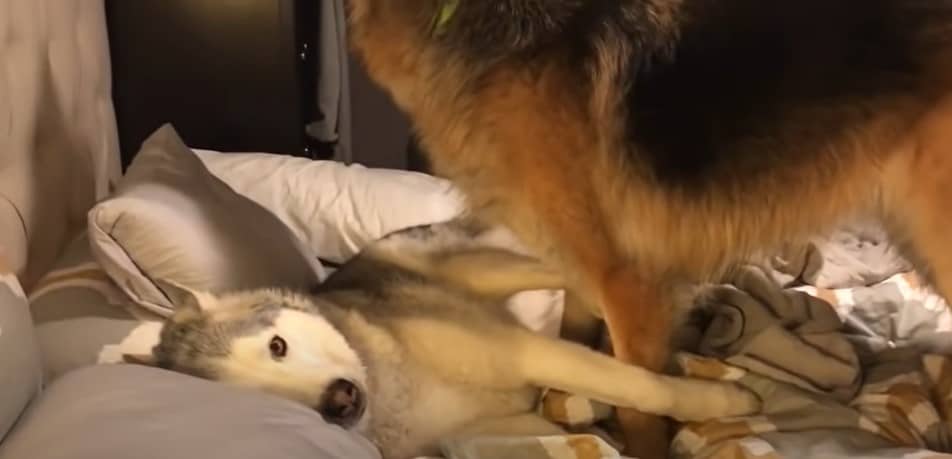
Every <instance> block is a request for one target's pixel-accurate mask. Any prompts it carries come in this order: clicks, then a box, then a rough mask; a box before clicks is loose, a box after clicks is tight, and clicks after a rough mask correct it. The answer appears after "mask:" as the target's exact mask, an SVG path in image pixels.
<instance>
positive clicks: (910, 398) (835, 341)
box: [0, 0, 952, 459]
mask: <svg viewBox="0 0 952 459" xmlns="http://www.w3.org/2000/svg"><path fill="white" fill-rule="evenodd" d="M331 3H333V2H331ZM289 4H290V3H289ZM325 6H326V5H325ZM293 11H298V10H293ZM301 11H306V10H301ZM106 12H107V10H106V9H105V7H104V4H103V3H102V2H101V1H98V0H0V147H2V148H0V384H2V385H3V387H5V388H15V389H16V390H6V391H4V393H3V394H2V395H0V459H22V458H24V457H30V458H35V459H47V458H50V459H52V458H62V459H67V458H81V459H85V458H87V457H88V458H94V457H95V458H98V457H118V456H135V457H156V458H164V457H181V458H186V457H202V458H214V457H223V458H224V457H228V458H242V457H249V458H250V457H260V456H263V455H270V456H278V457H283V458H289V459H291V458H297V457H301V458H305V457H307V458H311V459H313V458H328V459H331V458H349V459H362V458H375V457H379V452H378V451H376V450H375V449H374V448H373V446H372V445H369V444H367V442H366V441H365V440H363V439H361V438H360V437H359V436H357V435H354V434H351V433H347V432H344V431H342V430H340V429H337V428H335V427H333V426H330V425H327V424H325V423H323V422H322V421H321V420H320V418H319V417H318V416H316V414H314V413H313V412H310V410H305V409H302V407H299V406H295V405H293V404H290V403H286V402H283V401H281V400H276V399H271V398H269V397H267V396H265V395H263V394H256V393H247V392H243V391H237V390H232V389H229V388H225V387H222V386H221V385H217V384H213V383H209V382H205V381H200V380H197V379H194V378H190V377H187V376H184V375H176V374H170V373H167V372H161V371H158V370H154V369H145V368H135V367H133V366H130V365H123V364H120V362H121V355H122V354H123V353H142V352H147V351H148V350H149V349H150V347H151V346H152V344H153V343H154V342H155V341H156V339H157V333H158V329H159V326H160V322H161V320H162V319H163V318H164V317H167V316H168V314H169V313H170V312H171V310H172V307H173V305H172V304H171V302H170V301H169V299H168V297H167V296H166V295H165V294H164V293H163V291H162V289H161V287H160V286H159V285H158V283H157V280H158V279H171V280H176V281H178V282H180V283H183V284H186V285H191V286H194V287H197V288H207V289H210V290H228V289H238V288H252V287H261V286H287V287H292V288H297V287H302V286H307V285H310V284H312V283H314V282H319V281H320V279H322V278H323V277H324V276H326V274H327V273H328V272H329V271H330V270H332V269H334V266H337V265H339V264H340V263H343V262H345V261H346V260H347V259H348V258H349V257H351V256H353V255H354V254H355V253H356V252H357V251H359V250H360V248H361V247H363V246H364V245H366V244H367V243H369V242H371V241H373V240H375V239H376V238H379V237H381V236H383V235H384V234H386V233H388V232H390V231H393V230H397V229H401V228H405V227H408V226H413V225H417V224H425V223H432V222H438V221H444V220H447V219H450V218H453V217H454V216H456V215H458V214H460V213H461V212H463V211H464V210H465V209H464V205H463V202H462V200H461V199H460V196H459V194H458V193H457V191H456V190H455V189H454V188H453V186H452V184H450V183H447V182H446V181H444V180H441V179H439V178H437V177H433V176H430V175H426V174H422V173H416V172H410V171H402V170H389V169H375V168H367V167H363V166H361V165H359V164H347V163H344V162H339V161H325V160H314V159H312V158H310V157H308V156H309V155H306V154H294V155H289V154H277V153H276V152H275V151H271V152H262V153H249V152H247V151H249V150H251V149H252V148H251V147H248V149H244V150H243V151H242V152H236V151H235V150H242V148H241V144H240V143H239V144H233V143H229V142H232V141H235V138H234V137H233V138H229V139H227V142H225V143H221V144H216V143H215V142H214V139H215V136H214V135H213V134H214V133H203V132H201V129H202V126H201V124H200V123H195V122H194V119H193V118H190V119H188V120H186V122H185V124H186V125H187V126H188V128H187V130H188V132H189V133H190V134H188V135H183V134H182V132H181V131H180V130H179V129H178V126H177V125H176V123H175V122H174V121H175V120H174V119H173V120H172V121H173V123H171V124H163V123H157V122H156V120H157V119H161V118H162V115H161V114H158V115H157V114H156V113H155V112H149V109H148V107H139V109H140V110H141V113H140V112H136V111H130V110H128V107H127V109H126V110H125V113H126V114H128V116H133V117H135V120H136V121H131V122H130V121H129V120H128V119H127V120H125V121H124V118H123V117H122V116H120V117H119V119H118V122H117V117H116V113H117V112H116V110H115V108H114V104H113V100H112V95H113V94H114V92H113V91H112V83H113V75H114V73H113V71H112V70H113V69H112V68H111V65H112V62H111V60H110V52H109V50H110V47H109V44H108V43H109V42H108V38H111V39H112V40H114V41H115V40H119V39H121V37H117V36H116V34H115V29H113V30H112V34H110V30H109V29H108V28H107V24H108V21H107V15H106ZM325 18H326V16H325ZM301 23H303V24H311V25H310V26H309V27H321V25H320V24H324V23H323V22H322V21H315V22H313V23H308V22H301ZM301 23H299V24H301ZM320 32H321V29H319V28H318V29H314V30H310V33H315V34H319V33H320ZM334 46H337V45H334ZM114 48H115V47H114ZM325 57H326V56H325ZM335 59H336V60H337V61H338V62H339V61H341V59H342V58H341V57H340V56H336V57H335ZM332 71H334V72H335V74H337V75H338V76H339V73H336V72H339V70H334V69H332ZM121 73H122V72H120V74H121ZM315 75H317V76H318V77H319V76H320V75H321V73H320V72H318V73H316V74H315ZM295 81H298V80H295ZM300 81H305V82H309V83H307V84H311V83H313V81H311V80H308V79H305V80H300ZM117 83H121V82H117ZM319 88H324V91H327V89H326V86H319ZM314 95H315V97H317V98H319V99H320V100H324V101H327V100H330V101H331V102H330V103H331V104H340V103H341V100H343V99H342V98H340V97H336V98H335V97H330V98H321V97H320V91H319V90H318V91H317V92H316V93H315V94H314ZM325 95H326V94H325ZM333 106H334V107H337V108H335V109H334V110H336V111H335V113H345V112H346V109H345V108H341V107H340V106H339V105H333ZM130 113H131V114H130ZM300 113H307V112H306V111H302V112H300ZM120 114H121V113H120ZM169 118H175V117H174V116H169ZM306 118H307V117H306V116H304V117H300V118H299V119H298V120H297V121H293V123H296V127H300V128H302V129H305V128H306V126H305V125H306V124H309V123H310V122H312V121H313V120H308V119H306ZM144 119H145V120H147V122H148V123H153V124H155V125H154V126H152V125H150V127H149V129H147V132H145V131H144V130H145V128H143V126H145V125H146V124H147V123H145V122H143V121H142V120H144ZM301 120H304V121H301ZM212 124H214V123H210V125H212ZM298 124H300V126H298ZM123 126H132V127H131V128H130V129H133V130H134V131H128V132H126V131H123V130H122V129H123ZM312 127H313V126H312ZM286 128H287V126H282V127H281V129H282V130H283V129H286ZM210 129H211V128H210ZM220 129H222V128H221V125H215V126H214V130H216V131H217V130H220ZM332 131H333V130H332ZM322 132H325V133H327V131H326V130H325V131H322ZM205 134H208V135H205ZM338 134H339V133H338ZM355 134H356V135H368V134H367V133H355ZM266 137H267V136H261V137H259V138H266ZM333 137H334V136H333V135H332V136H331V138H333ZM121 138H128V139H136V140H135V141H134V143H135V145H134V147H128V146H127V145H122V143H121V142H120V139H121ZM189 139H195V141H194V142H190V141H189ZM239 140H240V139H239ZM298 140H300V139H298ZM129 142H131V141H127V142H125V143H126V144H128V143H129ZM121 145H122V147H120V146H121ZM234 145H239V146H237V147H234ZM246 145H250V144H246ZM275 145H277V144H275ZM229 147H234V148H229ZM294 148H297V147H294ZM263 149H264V148H263ZM275 150H278V147H275ZM398 150H400V151H402V146H401V148H399V149H398ZM121 151H122V152H123V153H125V154H120V152H121ZM259 151H260V150H259ZM264 151H268V150H267V149H264ZM285 153H287V152H285ZM123 158H124V159H125V161H123ZM768 255H769V256H765V257H764V260H763V262H762V263H758V264H756V265H751V266H748V267H746V268H745V269H743V270H741V271H739V274H738V275H737V276H736V277H735V278H732V279H728V280H727V281H725V283H723V284H720V285H711V286H706V287H705V293H706V294H705V295H704V296H703V297H702V299H703V300H702V301H700V303H702V304H701V305H700V306H702V308H701V311H702V312H701V313H699V314H697V315H696V317H694V319H695V320H692V321H691V322H689V323H688V324H687V325H686V326H685V328H684V330H682V331H683V332H684V333H683V336H685V337H686V339H685V340H684V343H683V349H681V350H680V352H679V354H678V355H677V356H676V358H675V360H674V366H675V367H676V368H675V370H677V371H680V372H683V373H687V374H691V375H695V376H700V377H706V378H717V379H724V380H730V381H735V382H736V383H738V384H742V385H744V386H746V387H748V388H750V389H751V390H753V391H755V392H757V393H758V394H759V395H760V396H761V397H762V398H763V399H764V401H765V410H764V412H763V413H760V414H758V415H757V416H753V417H747V418H738V419H722V420H717V421H712V422H706V423H697V424H689V425H683V426H679V428H678V430H677V433H676V435H675V437H674V439H673V443H672V452H673V455H674V456H675V457H679V458H682V457H683V458H694V457H697V458H723V457H730V458H743V459H754V458H798V457H823V458H839V457H844V458H845V457H868V458H903V459H916V458H938V457H950V456H948V455H946V454H943V452H949V451H952V430H950V429H952V418H950V416H952V360H950V359H949V358H948V357H946V356H947V355H949V349H948V348H949V346H952V315H950V313H949V310H948V307H947V304H946V303H945V302H944V301H943V300H942V299H941V298H939V297H938V296H937V295H935V294H934V293H933V292H932V291H931V290H930V289H929V288H928V287H927V286H925V284H924V282H923V281H922V279H921V278H920V277H919V275H918V274H917V273H915V272H913V271H912V270H911V269H910V267H909V264H908V263H906V262H905V260H903V259H902V257H901V256H900V255H899V253H898V251H897V250H896V249H895V247H893V246H892V245H890V243H889V241H888V240H887V239H886V238H885V236H884V232H883V231H882V230H881V229H880V228H879V227H878V226H877V225H876V224H875V223H874V222H865V221H859V222H851V224H849V225H846V226H843V227H842V228H840V229H839V230H838V231H836V232H834V233H831V234H828V235H825V236H823V237H818V238H815V239H813V240H811V241H807V242H804V243H802V244H791V245H790V246H789V247H786V248H784V250H782V251H780V252H778V253H774V254H768ZM510 307H511V310H512V311H513V312H514V313H515V314H516V315H517V316H518V317H519V318H520V319H521V320H522V321H523V322H524V323H525V324H526V325H527V326H528V327H530V328H532V329H534V330H536V331H538V332H539V333H547V334H557V333H559V330H560V328H561V321H562V314H563V310H564V307H565V305H564V299H563V295H562V292H558V291H544V292H525V293H524V294H520V295H517V296H516V297H514V298H513V299H512V300H511V301H510ZM595 344H597V343H593V345H595ZM538 409H539V410H540V412H542V413H543V414H544V415H545V416H546V417H548V418H549V419H552V420H553V421H556V422H559V423H561V424H562V425H564V426H566V427H567V428H568V429H569V431H570V432H571V435H567V436H558V437H542V438H537V437H526V438H518V437H517V438H493V437H489V438H467V439H447V441H446V442H445V444H444V445H443V451H444V456H445V457H446V458H448V459H500V458H505V457H518V458H526V459H556V458H560V459H561V458H573V459H574V458H577V459H591V458H612V457H620V455H619V453H618V451H617V449H616V446H617V443H616V442H615V440H614V439H613V436H612V429H611V425H610V423H606V421H607V420H608V419H609V418H610V417H611V409H610V408H609V407H606V406H602V405H599V404H597V403H593V402H591V401H589V400H585V399H583V398H581V397H578V396H575V395H573V394H565V393H558V392H556V391H547V392H546V393H545V395H544V397H543V398H542V400H541V401H540V403H539V407H538Z"/></svg>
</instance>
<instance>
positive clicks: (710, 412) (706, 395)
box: [669, 379, 761, 422]
mask: <svg viewBox="0 0 952 459" xmlns="http://www.w3.org/2000/svg"><path fill="white" fill-rule="evenodd" d="M683 382H684V387H682V388H679V391H678V395H677V397H676V398H675V400H674V404H673V406H672V407H671V413H670V414H669V416H670V417H671V418H673V419H675V420H677V421H681V422H691V421H706V420H708V419H717V418H726V417H733V416H744V415H749V414H754V413H757V412H759V411H760V409H761V401H760V398H759V397H757V395H755V394H754V393H753V392H751V391H749V390H747V389H744V388H742V387H740V386H738V385H737V384H734V383H730V382H720V381H710V380H702V379H696V380H685V381H683ZM692 386H693V387H692Z"/></svg>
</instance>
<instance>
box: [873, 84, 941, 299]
mask: <svg viewBox="0 0 952 459" xmlns="http://www.w3.org/2000/svg"><path fill="white" fill-rule="evenodd" d="M917 134H918V136H917V139H916V141H915V142H914V144H913V145H909V146H907V147H906V148H907V150H906V151H903V152H901V153H900V154H899V155H897V158H896V160H894V161H893V162H892V163H890V164H889V166H888V168H887V180H886V189H885V201H886V213H887V218H888V219H889V220H890V223H891V224H892V226H893V228H894V229H896V230H897V231H898V233H899V234H896V236H898V237H899V238H904V239H905V240H906V242H907V243H908V244H909V245H910V246H911V247H909V248H910V249H911V252H912V253H911V254H910V255H912V256H913V257H912V258H913V260H914V261H916V262H918V263H921V264H924V265H925V266H920V268H922V269H923V271H925V272H927V273H928V274H929V275H930V280H931V281H932V282H933V284H934V286H935V288H936V289H937V290H938V292H939V294H941V295H942V296H943V297H945V299H946V301H952V244H950V242H949V234H950V231H952V96H948V97H946V98H945V100H944V101H943V102H942V103H941V104H939V105H938V106H937V107H936V108H935V109H934V110H933V111H932V112H931V113H930V114H929V115H928V116H927V117H926V118H925V119H924V120H923V121H922V122H921V123H920V125H919V129H918V130H917Z"/></svg>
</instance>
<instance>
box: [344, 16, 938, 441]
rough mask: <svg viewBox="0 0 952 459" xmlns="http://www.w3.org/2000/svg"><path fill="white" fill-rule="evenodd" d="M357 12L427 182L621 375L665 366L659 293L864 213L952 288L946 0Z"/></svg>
mask: <svg viewBox="0 0 952 459" xmlns="http://www.w3.org/2000/svg"><path fill="white" fill-rule="evenodd" d="M349 3H350V20H351V39H352V44H353V46H354V47H355V49H356V50H357V52H358V53H359V54H360V55H361V56H362V59H363V62H364V64H365V65H366V67H367V69H368V71H369V73H370V74H371V75H372V77H373V78H374V79H375V80H376V81H377V82H379V83H380V84H381V85H382V86H384V87H385V88H386V89H387V90H388V91H389V92H390V94H392V96H393V98H394V99H395V101H396V102H397V104H398V105H399V106H400V107H401V108H402V109H403V110H405V111H406V112H407V113H408V114H409V115H410V116H411V117H412V119H413V121H414V124H415V127H416V129H417V131H418V134H419V137H420V139H421V142H422V145H423V147H424V149H425V150H426V151H427V152H428V153H429V155H430V159H431V162H432V164H433V166H434V169H435V171H436V172H437V173H438V174H440V175H443V176H446V177H449V178H451V179H453V180H454V181H456V183H458V184H459V185H460V186H461V188H462V189H463V190H464V191H465V192H466V194H467V195H468V197H469V200H470V201H471V204H472V205H473V207H474V208H477V209H479V210H481V211H483V212H484V213H485V214H486V215H488V216H489V217H491V218H494V219H495V220H497V221H499V222H503V223H506V224H508V225H509V226H510V227H511V228H513V229H514V230H515V231H516V232H517V233H518V234H519V236H520V237H521V239H523V240H525V241H527V242H528V243H529V244H530V245H531V246H532V248H533V249H535V250H536V251H537V252H538V253H540V254H544V255H545V256H546V257H547V258H548V259H549V260H551V261H552V262H553V263H560V264H561V265H560V266H565V269H566V274H567V276H568V277H569V279H570V281H571V284H572V287H573V288H574V290H575V291H576V293H578V295H579V296H580V297H582V298H584V299H585V300H586V301H587V302H588V303H590V304H593V305H597V307H598V308H599V309H600V312H601V313H602V314H603V316H604V318H605V319H606V322H607V325H608V328H609V331H610V333H611V335H612V341H613V346H614V349H615V352H616V354H617V356H618V357H619V358H621V359H623V360H625V361H629V362H637V363H640V364H643V365H647V366H648V367H650V368H656V369H657V368H661V367H662V365H663V363H664V360H665V359H666V356H667V348H666V343H667V339H668V337H669V333H670V324H671V321H672V319H671V317H670V316H671V314H670V307H669V299H668V297H667V294H668V293H667V292H668V285H669V284H670V283H671V282H673V281H684V280H686V281H689V282H692V281H698V280H705V279H710V278H716V277H718V276H719V275H721V274H723V272H724V270H725V269H727V268H729V267H730V266H732V265H733V264H734V263H735V262H736V261H738V260H740V259H742V258H744V257H746V256H749V255H751V254H753V253H756V252H759V251H762V250H770V249H771V248H772V247H774V246H775V245H777V244H779V243H781V242H787V241H789V240H791V239H796V238H801V237H804V236H808V235H812V234H814V233H816V232H820V231H824V230H826V229H828V228H830V227H831V226H832V225H834V224H836V223H838V222H840V221H842V220H843V219H846V218H850V217H853V216H856V215H874V216H877V217H881V218H882V219H884V220H885V221H886V222H887V223H888V224H889V226H890V227H891V228H892V230H893V235H894V237H895V238H897V239H901V240H902V241H903V242H905V243H906V244H907V245H908V248H909V251H910V254H912V255H914V258H915V259H917V260H918V261H919V263H920V266H921V267H922V268H924V269H927V270H928V271H929V272H931V273H932V275H933V279H934V282H935V284H936V286H937V287H938V289H939V290H940V291H941V292H942V293H943V294H945V295H946V296H947V297H948V296H949V294H950V290H952V251H949V250H947V249H946V247H945V241H944V239H945V233H946V231H947V228H949V227H952V212H950V210H952V204H950V198H952V99H950V90H952V79H950V77H952V74H950V65H949V64H950V63H952V60H950V53H949V51H950V49H952V1H950V0H840V1H828V0H797V1H792V0H781V1H773V2H770V1H762V0H615V1H608V0H605V1H583V0H498V1H475V0H349ZM440 17H444V18H445V20H436V19H435V18H440ZM622 421H623V424H625V426H626V427H627V429H626V430H627V431H628V436H629V443H630V446H632V447H633V452H634V453H636V454H639V455H640V456H641V457H645V458H651V457H659V456H661V455H663V454H664V450H665V446H664V445H666V440H665V438H664V435H663V429H664V426H663V423H661V422H659V421H658V420H653V419H650V418H647V417H643V416H639V415H637V414H636V413H622Z"/></svg>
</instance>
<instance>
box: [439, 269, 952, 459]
mask: <svg viewBox="0 0 952 459" xmlns="http://www.w3.org/2000/svg"><path fill="white" fill-rule="evenodd" d="M774 274H775V273H772V272H768V271H764V270H760V269H757V268H750V269H747V270H744V271H743V272H742V273H741V274H740V275H739V276H737V278H736V279H735V280H734V281H733V283H732V284H733V285H721V286H716V287H714V288H713V289H712V290H711V291H710V292H709V293H710V294H709V295H708V296H707V298H709V301H708V308H707V310H708V311H709V312H710V315H711V318H710V320H709V322H708V323H707V324H706V327H705V328H704V329H703V330H700V333H699V334H698V336H700V340H699V343H698V347H697V353H682V354H679V355H678V356H677V363H678V366H679V367H680V369H681V370H682V371H683V372H684V373H685V374H688V375H693V376H699V377H706V378H713V379H721V380H728V381H735V382H736V383H737V384H741V385H743V386H745V387H748V388H750V389H751V390H753V391H755V392H756V393H757V394H758V395H760V396H761V398H762V399H763V400H764V410H763V412H762V413H760V414H758V415H757V416H751V417H745V418H737V419H721V420H717V421H711V422H705V423H695V424H687V425H683V426H681V428H680V429H679V430H678V432H677V435H676V436H675V438H674V440H673V444H672V450H673V455H674V457H678V458H711V459H714V458H733V459H736V458H740V459H755V458H771V459H775V458H802V457H823V458H848V457H864V458H901V459H923V458H930V459H931V458H938V457H952V455H944V454H940V453H938V452H936V451H952V414H950V413H952V359H950V358H948V357H945V356H942V355H937V354H931V353H928V352H923V351H922V348H921V347H908V348H905V349H900V348H896V349H892V348H890V346H894V342H893V340H891V339H889V340H886V341H887V342H889V343H890V346H884V347H882V348H875V347H870V346H866V344H868V343H867V341H864V340H866V339H867V338H868V337H863V336H856V335H850V334H847V333H844V330H843V323H842V320H841V318H842V317H847V316H848V314H850V313H853V312H855V311H856V310H857V309H860V308H865V309H863V310H864V311H866V312H870V313H872V312H875V311H878V310H889V311H900V310H910V311H919V312H917V313H915V314H919V316H921V317H920V319H922V320H923V321H924V322H923V323H929V324H932V323H935V322H942V320H944V319H943V318H942V317H938V318H933V317H931V316H929V315H928V314H930V313H929V312H928V311H932V310H936V311H938V310H941V311H943V312H941V313H939V312H936V314H940V315H942V314H945V315H947V314H948V313H947V311H946V307H945V304H944V302H942V301H941V300H939V299H938V298H937V297H936V296H935V295H934V294H933V293H932V292H931V291H929V290H928V289H926V288H924V287H922V285H921V283H920V282H919V281H918V278H917V277H916V276H915V275H914V274H912V273H900V274H897V275H893V276H891V277H889V278H887V279H886V280H884V281H882V282H879V283H875V284H873V285H869V286H858V287H852V288H844V289H837V290H827V289H821V288H817V287H814V286H804V287H800V288H797V289H784V288H781V287H780V286H779V284H778V283H777V282H775V281H774V278H773V277H774V276H773V275H774ZM906 315H907V316H908V315H909V313H906ZM913 315H914V314H913ZM943 317H944V316H943ZM920 328H921V327H920ZM933 331H934V330H933ZM874 341H875V340H874ZM540 410H541V412H542V413H543V414H544V415H545V416H546V417H547V418H549V419H551V420H553V421H555V422H558V423H561V424H563V425H565V426H567V427H570V428H571V429H572V431H573V432H579V433H578V434H575V435H572V436H566V437H545V438H510V439H499V438H475V439H469V440H465V441H461V440H457V441H453V442H447V444H446V445H445V451H444V452H445V455H446V457H448V458H459V459H463V458H465V459H499V458H509V457H512V458H517V457H518V458H523V459H556V458H559V459H562V458H566V459H595V458H615V457H621V456H620V454H619V453H618V451H617V450H616V449H615V448H613V446H612V445H613V443H612V441H611V439H610V438H607V437H605V435H604V434H602V433H601V432H600V431H598V430H590V429H591V428H593V427H595V426H597V425H598V424H599V422H600V421H603V420H605V419H607V418H609V417H610V415H611V409H610V408H608V407H606V406H603V405H600V404H598V403H593V402H591V401H589V400H586V399H584V398H582V397H578V396H573V395H570V394H563V393H559V392H556V391H549V392H547V393H546V395H545V397H544V398H543V401H542V404H541V406H540Z"/></svg>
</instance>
